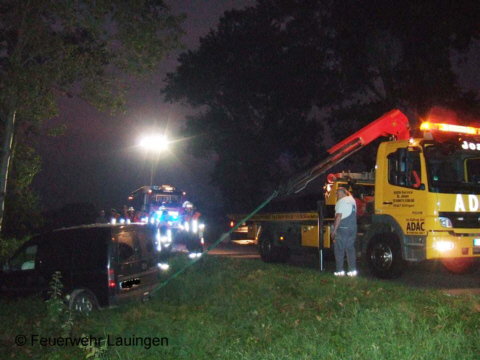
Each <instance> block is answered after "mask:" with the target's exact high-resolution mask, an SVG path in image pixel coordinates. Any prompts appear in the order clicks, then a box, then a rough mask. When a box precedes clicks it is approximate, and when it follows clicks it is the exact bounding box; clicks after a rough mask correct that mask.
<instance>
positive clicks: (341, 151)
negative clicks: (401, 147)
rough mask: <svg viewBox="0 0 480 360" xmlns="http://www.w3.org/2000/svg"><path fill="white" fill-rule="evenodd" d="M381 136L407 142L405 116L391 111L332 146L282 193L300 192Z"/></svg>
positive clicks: (292, 180) (407, 126) (407, 127)
mask: <svg viewBox="0 0 480 360" xmlns="http://www.w3.org/2000/svg"><path fill="white" fill-rule="evenodd" d="M382 136H394V137H395V138H396V139H397V140H408V139H409V138H410V126H409V122H408V118H407V117H406V116H405V114H404V113H402V112H401V111H400V110H392V111H390V112H388V113H386V114H384V115H383V116H381V117H379V118H378V119H377V120H375V121H373V122H372V123H370V124H368V125H367V126H365V127H364V128H362V129H360V130H359V131H357V132H356V133H355V134H353V135H351V136H349V137H348V138H346V139H345V140H343V141H341V142H340V143H338V144H336V145H334V146H333V147H331V148H330V149H328V150H327V153H326V154H325V159H324V160H322V161H321V162H319V163H318V164H317V165H315V166H314V167H312V168H311V169H309V170H308V171H305V172H303V173H301V174H299V175H297V176H296V177H294V178H293V179H291V180H290V181H289V182H288V183H287V184H286V186H285V187H284V188H283V189H282V190H283V192H284V193H285V194H287V195H288V194H292V193H298V192H300V191H301V190H303V189H304V188H305V187H306V186H307V184H308V183H309V182H310V181H312V180H314V179H316V178H317V177H318V176H320V175H321V174H323V173H325V171H327V170H328V169H330V168H331V167H332V166H334V165H336V164H338V163H340V162H341V161H343V160H344V159H346V158H347V157H349V156H350V155H352V154H354V153H355V152H357V151H358V150H360V149H361V148H363V147H364V146H366V145H368V144H370V143H371V142H372V141H373V140H375V139H378V138H379V137H382Z"/></svg>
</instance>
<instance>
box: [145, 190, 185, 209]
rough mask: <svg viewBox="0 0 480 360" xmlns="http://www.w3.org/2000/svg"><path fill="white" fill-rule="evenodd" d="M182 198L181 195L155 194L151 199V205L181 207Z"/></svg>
mask: <svg viewBox="0 0 480 360" xmlns="http://www.w3.org/2000/svg"><path fill="white" fill-rule="evenodd" d="M180 200H181V197H180V195H171V194H168V195H166V194H158V193H157V194H156V193H153V194H152V197H151V204H152V205H156V206H161V205H166V206H174V207H178V206H181V205H182V204H180Z"/></svg>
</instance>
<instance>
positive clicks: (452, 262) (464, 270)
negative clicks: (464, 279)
mask: <svg viewBox="0 0 480 360" xmlns="http://www.w3.org/2000/svg"><path fill="white" fill-rule="evenodd" d="M441 261H442V264H443V266H444V267H445V268H446V269H447V270H448V271H449V272H450V273H452V274H455V275H462V274H469V273H472V272H473V271H475V270H476V267H475V266H474V265H475V261H474V259H473V258H472V257H466V258H450V259H442V260H441Z"/></svg>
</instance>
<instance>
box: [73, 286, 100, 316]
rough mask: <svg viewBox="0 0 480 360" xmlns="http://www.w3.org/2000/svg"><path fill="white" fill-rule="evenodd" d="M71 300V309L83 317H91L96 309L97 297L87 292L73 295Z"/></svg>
mask: <svg viewBox="0 0 480 360" xmlns="http://www.w3.org/2000/svg"><path fill="white" fill-rule="evenodd" d="M71 296H72V298H71V300H70V308H71V309H74V310H76V311H78V312H80V313H81V314H83V315H86V316H89V315H90V314H91V313H92V311H93V310H94V308H95V307H96V303H97V302H96V301H95V297H94V296H93V295H91V294H89V293H88V292H86V291H83V290H82V291H79V292H77V293H76V294H75V291H74V292H73V293H72V295H71Z"/></svg>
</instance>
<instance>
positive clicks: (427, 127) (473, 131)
mask: <svg viewBox="0 0 480 360" xmlns="http://www.w3.org/2000/svg"><path fill="white" fill-rule="evenodd" d="M420 130H422V131H432V130H438V131H445V132H454V133H459V134H468V135H480V128H474V127H472V126H462V125H452V124H436V123H431V122H428V121H426V122H423V123H422V125H420Z"/></svg>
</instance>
